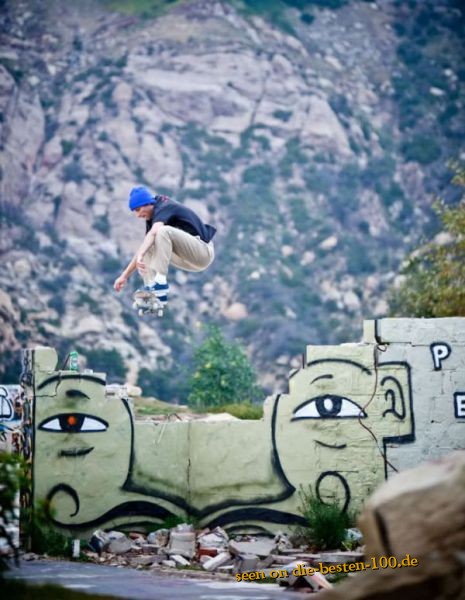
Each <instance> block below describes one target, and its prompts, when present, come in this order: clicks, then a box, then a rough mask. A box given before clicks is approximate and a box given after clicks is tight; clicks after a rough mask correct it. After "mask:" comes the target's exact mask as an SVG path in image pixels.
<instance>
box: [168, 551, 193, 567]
mask: <svg viewBox="0 0 465 600" xmlns="http://www.w3.org/2000/svg"><path fill="white" fill-rule="evenodd" d="M171 560H174V562H175V563H176V566H177V567H188V566H190V564H191V563H190V562H189V561H188V560H186V559H185V558H184V557H183V556H181V555H180V554H173V555H172V556H171Z"/></svg>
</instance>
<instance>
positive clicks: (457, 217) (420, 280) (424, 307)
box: [390, 165, 465, 317]
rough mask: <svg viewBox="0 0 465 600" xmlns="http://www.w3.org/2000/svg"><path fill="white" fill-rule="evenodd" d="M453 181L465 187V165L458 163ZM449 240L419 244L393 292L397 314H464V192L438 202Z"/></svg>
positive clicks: (429, 315) (434, 315)
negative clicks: (449, 202) (450, 202)
mask: <svg viewBox="0 0 465 600" xmlns="http://www.w3.org/2000/svg"><path fill="white" fill-rule="evenodd" d="M453 168H454V170H455V176H454V178H453V180H452V181H453V183H455V184H456V185H459V186H461V187H463V188H465V169H464V168H463V167H462V168H460V167H459V166H458V165H455V166H454V167H453ZM435 210H436V212H437V214H438V216H439V218H440V220H441V222H442V225H443V228H444V233H446V234H448V236H449V240H448V241H447V242H446V243H445V244H443V245H438V244H435V243H433V242H430V243H429V244H426V245H425V246H423V247H421V248H419V249H418V250H417V251H416V252H414V253H413V254H412V256H411V257H410V259H409V261H408V263H407V265H406V267H405V268H404V269H403V270H402V271H401V274H402V275H404V277H405V279H404V282H403V283H402V285H401V286H400V287H399V289H397V290H394V291H393V292H392V294H391V299H390V305H391V309H392V311H393V312H394V314H396V315H399V316H404V317H450V316H465V194H463V196H462V199H461V201H460V203H459V204H458V205H456V206H455V207H446V206H445V205H444V204H443V203H441V202H439V201H438V202H436V203H435Z"/></svg>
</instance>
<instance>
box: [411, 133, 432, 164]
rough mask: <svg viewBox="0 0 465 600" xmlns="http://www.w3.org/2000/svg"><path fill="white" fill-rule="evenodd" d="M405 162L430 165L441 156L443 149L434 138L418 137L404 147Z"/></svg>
mask: <svg viewBox="0 0 465 600" xmlns="http://www.w3.org/2000/svg"><path fill="white" fill-rule="evenodd" d="M402 152H403V154H404V157H405V160H412V161H415V162H418V163H420V164H421V165H429V164H430V163H432V162H433V161H435V160H437V159H438V158H439V157H440V156H441V148H440V146H439V144H438V143H437V142H436V141H435V139H434V138H433V137H430V136H426V135H416V136H415V137H413V138H412V139H411V140H409V141H408V142H405V144H404V145H403V146H402Z"/></svg>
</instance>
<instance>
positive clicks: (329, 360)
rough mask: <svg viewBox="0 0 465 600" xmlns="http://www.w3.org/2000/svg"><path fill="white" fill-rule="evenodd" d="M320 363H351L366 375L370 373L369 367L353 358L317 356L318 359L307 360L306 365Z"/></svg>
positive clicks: (310, 365)
mask: <svg viewBox="0 0 465 600" xmlns="http://www.w3.org/2000/svg"><path fill="white" fill-rule="evenodd" d="M321 363H342V364H343V365H352V366H353V367H357V369H360V370H361V371H363V372H364V373H366V374H367V375H371V374H372V373H371V371H370V369H368V368H367V367H365V366H363V365H361V364H360V363H358V362H355V361H354V360H349V359H346V358H319V359H318V360H312V361H310V362H308V363H307V367H312V366H313V365H320V364H321Z"/></svg>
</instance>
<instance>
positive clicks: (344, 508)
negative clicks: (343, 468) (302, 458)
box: [315, 471, 351, 512]
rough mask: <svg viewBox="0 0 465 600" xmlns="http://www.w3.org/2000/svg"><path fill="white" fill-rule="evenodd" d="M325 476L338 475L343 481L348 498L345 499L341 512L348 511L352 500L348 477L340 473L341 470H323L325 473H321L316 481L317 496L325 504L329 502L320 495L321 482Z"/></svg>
mask: <svg viewBox="0 0 465 600" xmlns="http://www.w3.org/2000/svg"><path fill="white" fill-rule="evenodd" d="M325 477H337V478H338V479H339V481H340V482H341V483H342V487H343V488H344V491H345V494H346V499H345V502H344V505H343V507H342V509H341V512H346V511H347V508H348V506H349V504H350V500H351V494H350V486H349V484H348V483H347V479H346V478H345V477H344V476H343V475H341V473H339V471H323V473H320V476H319V477H318V479H317V480H316V483H315V494H316V497H317V498H318V500H319V501H320V502H322V503H323V504H328V503H327V502H325V501H324V500H323V498H322V497H321V495H320V484H321V481H322V480H323V479H324V478H325Z"/></svg>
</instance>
